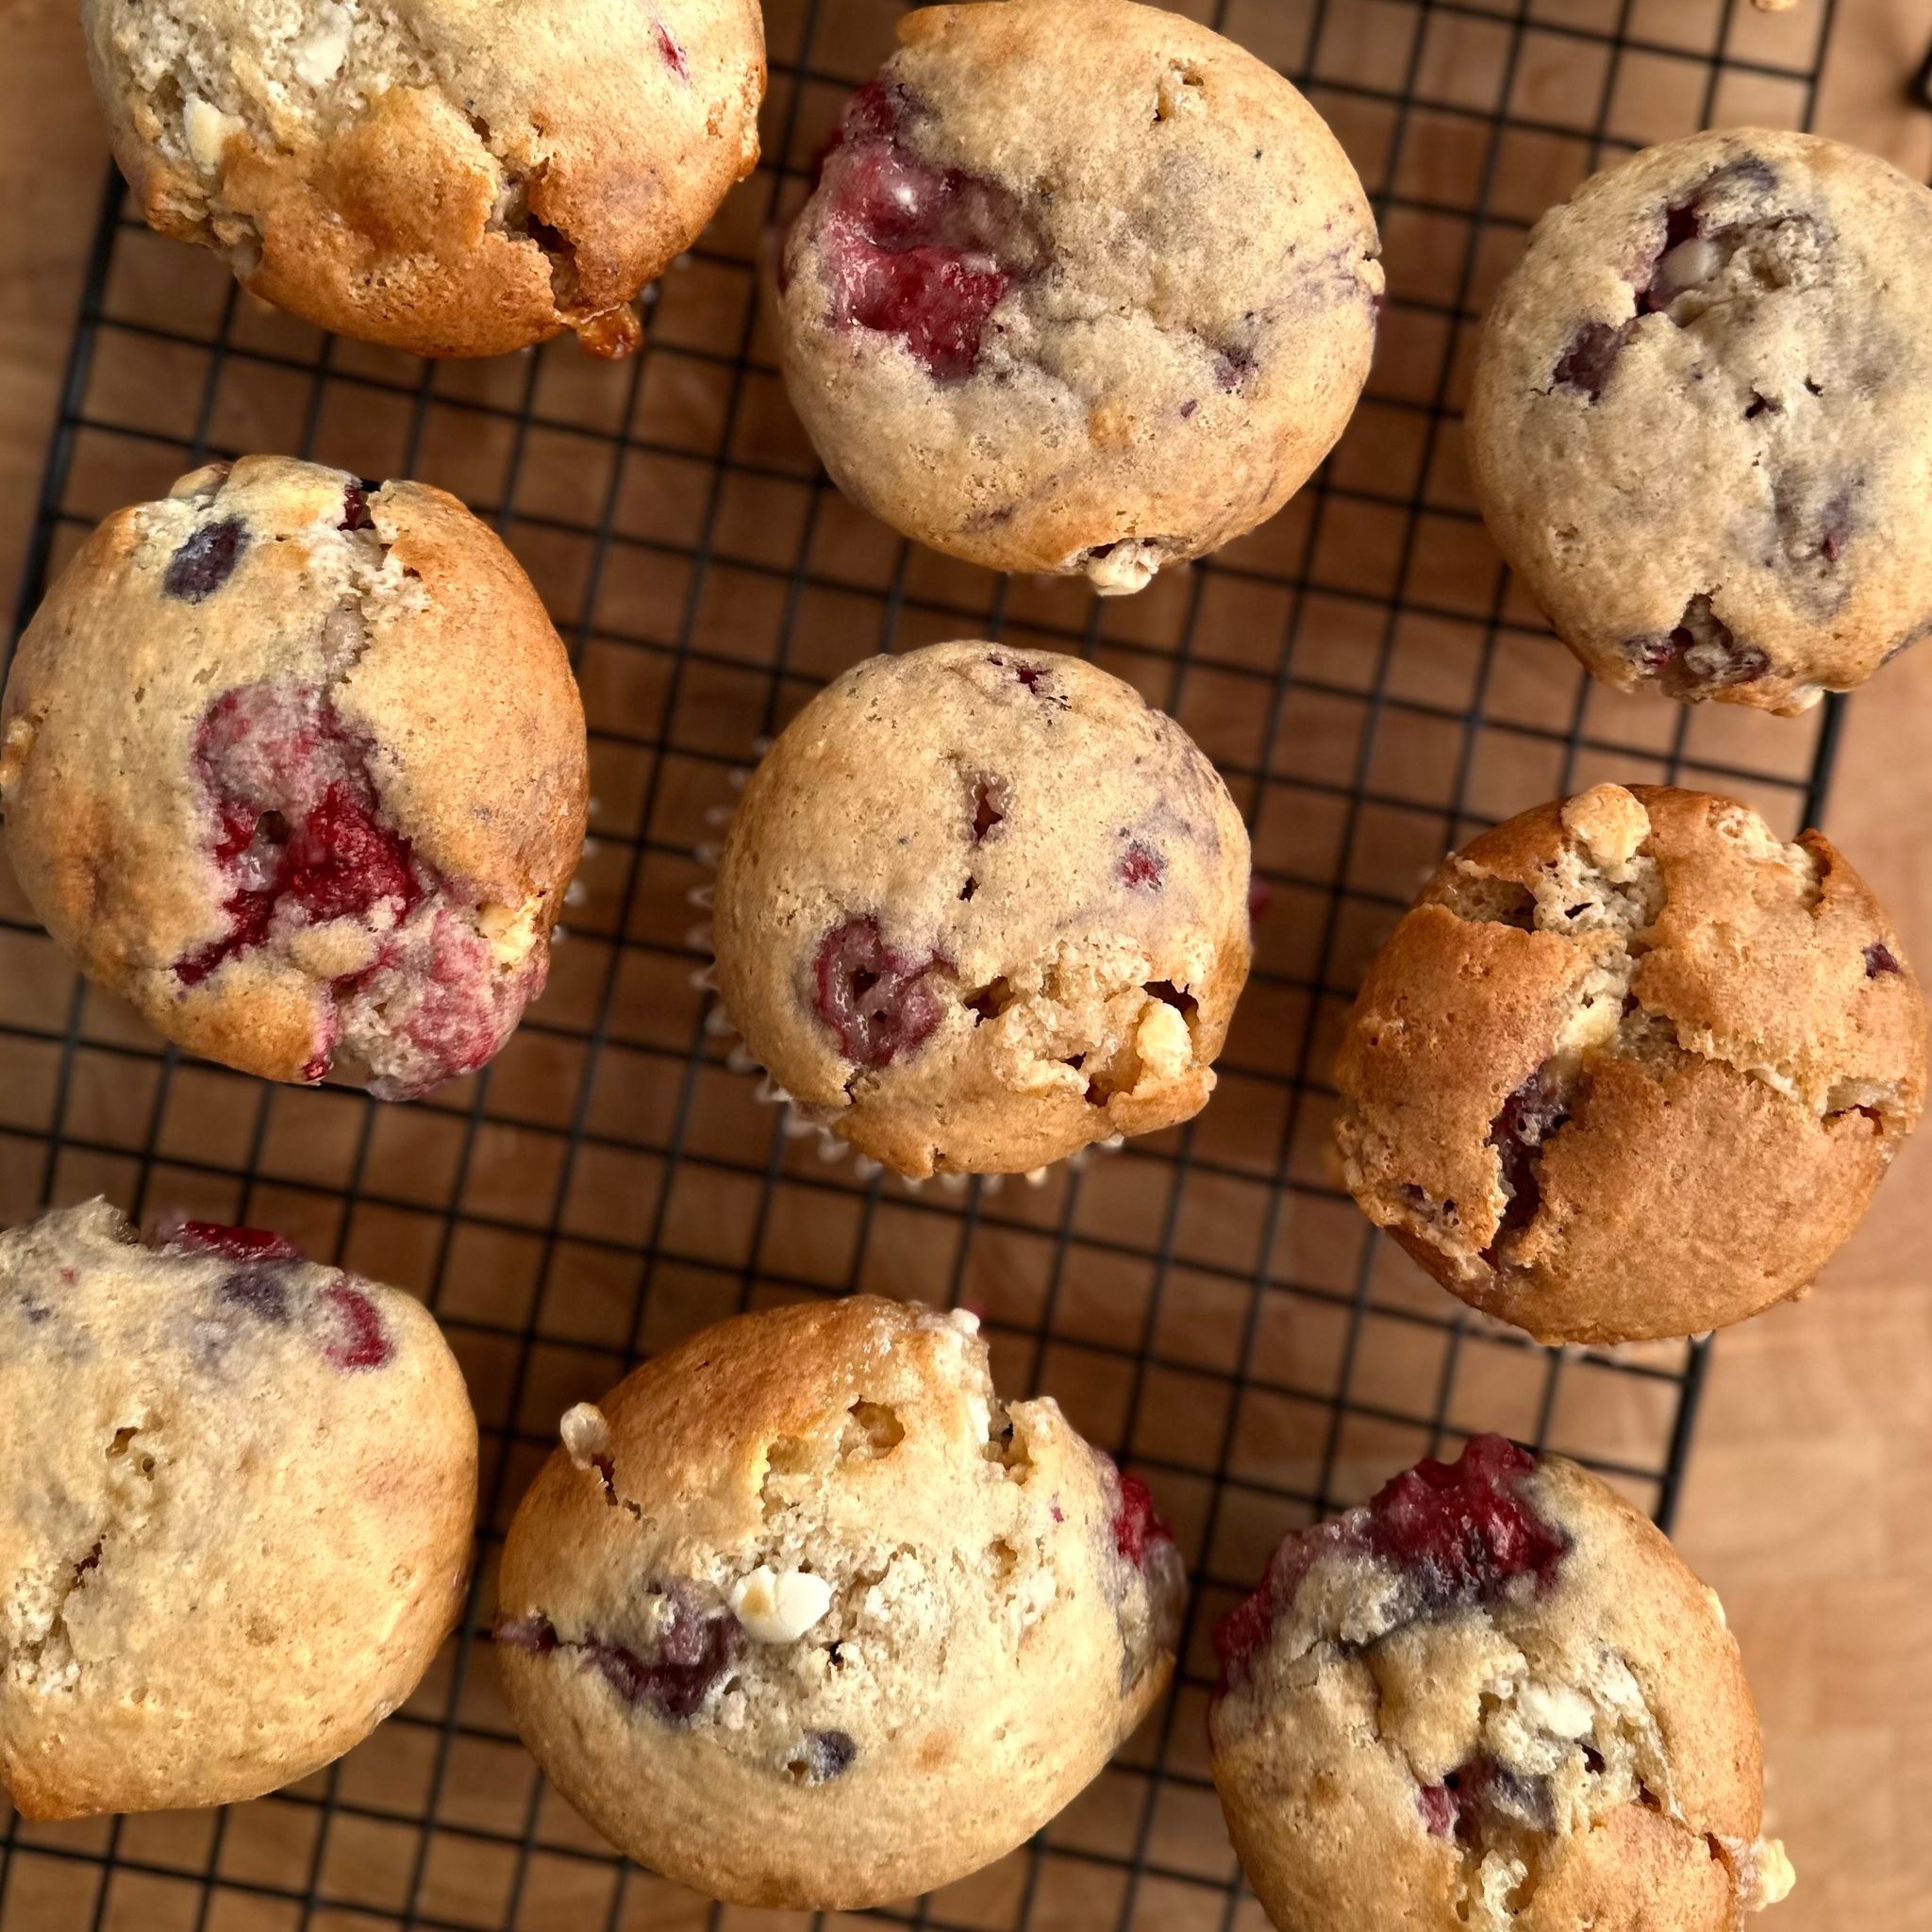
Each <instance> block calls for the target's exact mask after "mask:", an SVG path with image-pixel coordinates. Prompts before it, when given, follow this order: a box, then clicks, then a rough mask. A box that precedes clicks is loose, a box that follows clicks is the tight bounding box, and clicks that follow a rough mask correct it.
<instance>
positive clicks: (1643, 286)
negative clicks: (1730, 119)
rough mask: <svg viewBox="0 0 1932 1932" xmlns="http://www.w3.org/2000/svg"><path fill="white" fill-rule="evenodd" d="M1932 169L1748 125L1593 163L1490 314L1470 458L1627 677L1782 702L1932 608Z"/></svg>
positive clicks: (1909, 637) (1517, 562)
mask: <svg viewBox="0 0 1932 1932" xmlns="http://www.w3.org/2000/svg"><path fill="white" fill-rule="evenodd" d="M1928 394H1932V191H1928V190H1927V189H1925V188H1923V187H1921V186H1920V185H1919V184H1918V183H1917V182H1915V181H1912V180H1909V179H1907V176H1905V175H1902V174H1900V173H1899V172H1898V170H1897V169H1896V168H1893V167H1891V166H1890V164H1889V163H1887V162H1885V161H1881V160H1879V159H1878V158H1876V157H1875V156H1872V155H1866V154H1860V153H1859V152H1858V151H1857V149H1856V148H1849V147H1843V146H1841V145H1840V144H1839V143H1838V142H1831V141H1823V140H1820V139H1818V138H1817V137H1816V136H1814V135H1808V134H1780V133H1773V132H1771V131H1769V130H1767V129H1763V128H1744V129H1741V130H1739V131H1737V132H1734V133H1727V134H1717V133H1711V134H1694V135H1691V136H1689V137H1688V138H1687V139H1685V140H1683V141H1674V142H1667V143H1665V145H1663V146H1662V147H1655V148H1650V149H1647V150H1646V151H1645V152H1643V153H1642V154H1639V155H1635V156H1633V157H1632V158H1630V159H1628V160H1626V161H1624V162H1622V163H1620V164H1619V165H1618V166H1616V167H1614V168H1610V169H1608V170H1607V171H1606V172H1605V173H1603V174H1601V175H1595V176H1593V177H1592V178H1591V180H1589V181H1587V182H1585V183H1584V185H1583V186H1582V187H1581V188H1580V189H1578V190H1577V192H1576V193H1575V194H1574V196H1573V197H1572V198H1571V199H1570V200H1569V201H1568V202H1566V203H1565V204H1564V205H1563V206H1562V207H1561V208H1556V209H1554V210H1552V211H1551V212H1550V213H1549V214H1546V215H1545V216H1544V217H1543V218H1542V220H1541V222H1540V223H1538V224H1537V226H1536V229H1535V231H1534V233H1533V234H1532V235H1531V236H1530V239H1529V246H1528V249H1527V250H1526V252H1525V253H1524V258H1523V260H1522V262H1521V263H1520V264H1519V265H1518V267H1517V268H1516V270H1515V272H1514V274H1513V275H1510V277H1509V279H1508V280H1507V282H1506V283H1505V284H1504V286H1503V289H1502V291H1501V292H1500V293H1499V294H1498V295H1497V297H1496V301H1495V304H1494V306H1493V308H1491V311H1490V315H1489V319H1488V321H1487V322H1486V323H1485V324H1484V327H1483V335H1482V342H1481V347H1480V351H1479V353H1478V355H1477V358H1476V368H1475V379H1474V388H1473V391H1472V393H1471V397H1470V408H1469V425H1468V447H1469V457H1470V466H1471V470H1472V473H1473V475H1474V482H1475V487H1476V494H1477V497H1478V499H1479V500H1480V502H1481V505H1482V508H1483V513H1484V515H1485V516H1486V517H1487V518H1488V520H1489V525H1490V528H1491V532H1492V533H1493V534H1494V536H1495V539H1496V541H1497V543H1498V545H1499V546H1500V547H1501V549H1502V551H1503V554H1504V556H1505V557H1507V558H1508V560H1509V562H1510V565H1511V566H1512V567H1513V568H1514V569H1515V571H1516V572H1517V574H1518V575H1520V576H1521V577H1522V579H1523V582H1524V588H1525V589H1526V590H1527V591H1529V594H1530V595H1531V596H1532V597H1534V598H1535V599H1536V601H1537V603H1538V604H1539V605H1541V607H1542V608H1543V609H1544V610H1545V611H1546V612H1547V613H1548V615H1549V618H1550V622H1551V623H1552V624H1553V625H1555V626H1556V628H1557V634H1558V635H1559V636H1560V637H1561V638H1562V639H1563V640H1564V641H1565V642H1567V643H1568V644H1569V645H1570V647H1571V648H1572V649H1573V650H1574V652H1575V653H1576V655H1577V656H1578V657H1579V658H1582V659H1583V661H1584V663H1585V664H1586V665H1587V666H1588V667H1589V669H1590V670H1591V673H1592V674H1593V675H1595V676H1597V677H1600V678H1602V679H1603V680H1604V681H1605V682H1606V683H1608V684H1612V685H1614V686H1616V687H1617V688H1618V689H1619V690H1622V691H1662V692H1664V693H1665V694H1666V695H1668V696H1671V697H1674V698H1680V699H1685V700H1687V701H1688V700H1696V699H1703V698H1714V699H1717V700H1719V701H1720V702H1723V703H1726V704H1738V705H1755V706H1757V707H1759V708H1762V709H1765V710H1770V711H1779V712H1785V713H1790V712H1796V711H1802V710H1804V709H1805V708H1807V706H1810V705H1813V704H1815V703H1817V701H1818V698H1819V696H1820V694H1821V693H1822V692H1824V691H1847V690H1849V689H1851V687H1853V686H1854V685H1858V684H1862V683H1863V682H1864V681H1865V679H1866V678H1868V677H1869V676H1871V675H1872V674H1873V673H1874V671H1876V670H1877V669H1878V667H1879V666H1880V665H1881V664H1883V663H1884V662H1885V661H1886V660H1887V659H1888V658H1890V657H1892V656H1893V655H1895V654H1896V653H1897V652H1899V651H1901V650H1903V649H1904V648H1905V646H1906V645H1907V644H1908V643H1911V642H1912V641H1914V640H1916V639H1918V638H1921V637H1924V636H1925V635H1926V634H1927V632H1932V410H1928V409H1927V408H1926V399H1927V396H1928Z"/></svg>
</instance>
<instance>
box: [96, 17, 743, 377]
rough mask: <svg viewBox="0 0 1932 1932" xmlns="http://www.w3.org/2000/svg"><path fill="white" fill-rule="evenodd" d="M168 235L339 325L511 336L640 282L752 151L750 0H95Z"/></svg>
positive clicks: (142, 176) (123, 155) (446, 337)
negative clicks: (387, 0) (391, 0)
mask: <svg viewBox="0 0 1932 1932" xmlns="http://www.w3.org/2000/svg"><path fill="white" fill-rule="evenodd" d="M80 11H81V22H82V25H83V26H84V27H85V29H86V33H87V42H88V55H89V59H90V63H91V65H92V70H93V77H94V86H95V89H96V91H97V92H99V94H100V97H101V100H102V103H103V105H104V106H105V107H106V108H107V110H108V127H109V131H110V133H111V135H112V137H113V142H114V153H115V155H116V157H117V158H119V160H120V163H121V168H122V172H123V173H124V174H125V175H126V176H127V179H128V182H129V184H130V185H131V186H132V188H133V190H134V197H135V202H136V205H137V206H138V207H139V208H140V209H141V211H142V214H143V215H145V216H146V218H147V220H148V222H149V224H150V225H152V226H154V227H155V228H157V229H158V230H159V231H160V232H161V233H162V234H164V235H172V236H175V237H176V238H178V239H179V240H181V241H184V242H199V243H201V244H202V245H203V246H205V247H209V248H214V249H217V250H219V251H220V253H221V254H222V255H223V256H224V257H225V259H226V260H227V261H228V263H229V265H230V266H231V267H232V268H233V270H234V272H235V274H236V275H238V276H239V277H240V278H241V280H242V284H243V286H244V287H246V288H247V289H249V290H250V291H252V292H253V293H255V294H258V295H259V296H261V297H262V298H263V299H264V300H266V301H269V302H273V303H275V304H276V305H277V306H278V307H280V308H286V309H289V310H290V311H291V312H292V313H293V314H296V315H300V316H302V317H304V318H306V319H307V320H308V321H309V322H313V323H318V324H320V325H322V326H323V327H324V328H329V329H335V330H338V331H340V332H341V334H343V335H350V336H358V337H360V338H361V339H362V340H364V341H374V342H383V343H387V344H388V345H389V346H390V347H391V348H396V349H407V350H409V351H411V352H413V353H414V354H417V355H421V356H500V355H506V354H508V353H509V352H510V351H512V350H516V349H524V348H527V347H529V345H530V344H531V343H532V342H537V341H542V340H543V339H544V338H545V337H546V336H553V335H556V334H557V333H558V331H559V330H561V329H566V328H571V329H575V330H576V331H577V334H578V336H579V337H580V339H581V340H582V341H584V343H585V345H586V346H587V347H589V348H592V349H594V350H596V351H597V352H598V353H600V354H606V355H621V354H624V353H625V352H626V351H628V350H629V349H630V348H632V347H634V346H635V345H636V343H637V341H638V340H639V335H640V330H639V326H638V320H637V314H636V311H635V310H634V309H633V308H631V307H630V302H631V298H632V297H633V296H634V295H635V294H636V293H637V292H638V291H639V290H640V289H641V287H642V286H643V285H644V284H645V283H646V282H649V281H653V280H655V279H656V278H657V277H658V275H661V274H662V273H663V272H664V270H665V269H666V268H667V267H668V266H669V265H670V263H671V261H672V260H673V259H674V258H675V257H676V256H677V255H678V254H679V253H680V252H681V251H682V250H684V249H686V248H689V247H690V246H691V243H692V242H694V241H696V240H697V237H698V235H699V232H700V231H701V230H702V229H703V228H704V226H705V224H706V223H707V222H708V221H709V220H710V218H711V216H712V214H713V213H714V212H715V211H716V209H717V207H718V204H719V203H720V202H721V201H722V200H723V199H724V194H725V192H726V191H727V190H728V189H729V188H730V187H731V185H732V183H733V182H734V181H737V180H738V179H740V178H741V176H742V175H748V174H749V173H750V172H751V170H752V167H753V165H754V164H755V163H756V161H757V160H758V104H759V102H760V100H761V99H762V98H763V96H764V90H765V46H764V26H763V22H762V20H761V18H760V15H759V12H758V4H757V0H517V4H516V5H514V6H504V5H495V4H486V0H400V4H394V5H390V4H385V5H381V6H377V5H374V4H371V0H304V4H302V5H292V4H290V0H83V5H82V7H81V9H80Z"/></svg>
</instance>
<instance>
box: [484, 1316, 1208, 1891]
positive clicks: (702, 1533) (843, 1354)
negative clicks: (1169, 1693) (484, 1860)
mask: <svg viewBox="0 0 1932 1932" xmlns="http://www.w3.org/2000/svg"><path fill="white" fill-rule="evenodd" d="M977 1328H978V1324H977V1323H976V1322H975V1321H974V1318H973V1317H972V1316H971V1315H969V1314H966V1313H963V1312H955V1313H950V1314H947V1313H940V1312H936V1311H934V1310H931V1309H926V1308H922V1307H910V1306H906V1305H902V1304H900V1303H897V1302H887V1301H880V1300H877V1299H875V1298H874V1297H870V1296H857V1297H852V1298H849V1299H846V1300H842V1301H837V1302H828V1303H812V1304H802V1305H797V1306H793V1307H784V1308H779V1309H774V1310H772V1311H770V1312H767V1313H764V1314H757V1315H743V1316H740V1317H738V1318H737V1319H736V1320H733V1321H729V1322H725V1323H723V1324H720V1325H718V1326H717V1327H714V1328H708V1329H706V1330H704V1331H703V1332H702V1333H700V1334H698V1335H694V1336H692V1337H691V1339H690V1340H688V1341H685V1342H683V1343H681V1344H680V1345H679V1346H677V1347H676V1348H674V1349H672V1350H671V1351H670V1352H669V1353H668V1354H666V1355H664V1356H661V1357H658V1359H657V1360H655V1361H653V1362H650V1363H648V1364H647V1365H646V1366H645V1367H643V1368H641V1369H640V1370H638V1371H637V1372H636V1373H635V1374H632V1375H630V1376H629V1377H627V1378H626V1379H625V1381H624V1382H622V1383H620V1384H619V1385H618V1387H617V1388H616V1389H615V1390H613V1391H611V1392H610V1393H609V1394H608V1396H606V1397H605V1398H604V1399H603V1401H602V1402H600V1403H598V1404H596V1405H594V1406H592V1405H591V1404H580V1405H579V1406H578V1407H575V1408H573V1409H572V1410H571V1411H570V1412H569V1413H568V1414H567V1415H566V1416H565V1417H564V1418H563V1425H562V1435H563V1447H562V1448H561V1449H560V1450H558V1451H557V1452H555V1453H553V1455H552V1456H551V1458H550V1460H549V1461H548V1462H547V1463H546V1464H545V1465H544V1467H543V1469H542V1471H541V1474H539V1475H538V1477H537V1480H536V1482H535V1483H534V1484H533V1485H532V1486H531V1488H530V1491H529V1492H528V1494H527V1495H525V1498H524V1501H523V1504H522V1505H521V1507H519V1508H518V1510H517V1514H516V1519H515V1521H514V1522H513V1523H512V1524H511V1525H510V1531H509V1539H508V1542H507V1544H506V1545H505V1548H504V1553H503V1567H502V1574H501V1579H500V1583H499V1589H498V1601H499V1616H498V1622H497V1625H496V1650H497V1656H498V1658H499V1660H500V1662H501V1665H502V1669H503V1681H504V1688H505V1691H506V1692H507V1693H508V1699H509V1707H510V1711H511V1714H512V1716H513V1717H514V1719H515V1721H516V1724H517V1728H518V1730H519V1731H520V1732H521V1733H522V1734H523V1737H524V1740H525V1742H526V1743H527V1744H528V1745H529V1747H530V1749H531V1750H532V1751H533V1752H534V1753H535V1754H536V1757H537V1758H538V1761H539V1762H540V1763H541V1765H542V1767H543V1769H544V1772H545V1773H546V1774H547V1775H548V1776H549V1777H550V1778H551V1780H552V1781H553V1782H554V1783H555V1784H556V1785H557V1787H558V1790H561V1791H562V1792H563V1794H564V1796H566V1797H567V1798H569V1799H570V1801H571V1802H572V1803H573V1804H574V1805H575V1806H576V1807H577V1808H578V1809H579V1810H580V1811H582V1812H583V1814H584V1815H585V1816H586V1817H587V1818H588V1819H590V1821H591V1824H594V1825H596V1826H597V1828H598V1829H599V1830H601V1831H602V1832H604V1833H605V1834H606V1836H607V1837H608V1838H609V1839H610V1840H612V1842H614V1843H615V1844H617V1845H618V1846H619V1847H620V1848H621V1849H622V1850H624V1851H625V1852H626V1853H628V1854H629V1855H630V1856H631V1857H635V1858H637V1859H639V1860H640V1861H641V1863H643V1864H645V1865H648V1866H649V1867H650V1868H651V1869H652V1870H653V1871H656V1872H660V1873H662V1874H664V1875H665V1876H667V1877H669V1878H672V1879H675V1880H676V1881H677V1882H679V1883H680V1884H684V1885H690V1886H692V1887H694V1888H695V1889H697V1890H700V1891H703V1892H705V1893H707V1894H708V1895H709V1896H711V1897H714V1898H720V1899H724V1900H726V1901H729V1902H731V1903H735V1904H741V1905H753V1906H785V1907H797V1908H802V1909H821V1910H830V1909H856V1908H858V1907H865V1906H872V1905H877V1904H881V1903H884V1902H886V1901H890V1900H895V1899H902V1898H907V1897H909V1896H911V1895H913V1894H914V1893H917V1892H923V1891H928V1890H933V1889H935V1888H936V1887H939V1886H941V1885H946V1884H949V1883H951V1882H952V1881H953V1880H955V1879H958V1878H961V1877H963V1876H965V1875H966V1874H968V1873H971V1872H974V1871H976V1870H978V1869H979V1868H980V1867H981V1866H983V1865H986V1864H989V1863H991V1861H992V1860H993V1859H995V1858H997V1857H1001V1856H1003V1855H1004V1854H1005V1853H1007V1852H1008V1851H1010V1850H1012V1848H1013V1847H1014V1846H1015V1845H1017V1844H1019V1843H1020V1842H1021V1841H1022V1840H1024V1839H1025V1838H1027V1837H1028V1836H1029V1835H1030V1834H1032V1833H1033V1832H1034V1831H1036V1830H1037V1829H1038V1828H1039V1827H1040V1826H1041V1825H1042V1824H1045V1823H1046V1821H1047V1820H1048V1819H1049V1818H1051V1817H1053V1816H1054V1814H1055V1813H1056V1812H1058V1810H1059V1809H1060V1808H1061V1807H1062V1806H1064V1805H1065V1804H1067V1803H1068V1801H1069V1800H1071V1799H1072V1798H1073V1797H1074V1794H1075V1793H1076V1792H1077V1791H1079V1790H1080V1789H1081V1788H1082V1787H1083V1786H1085V1785H1086V1784H1087V1783H1088V1782H1089V1780H1090V1779H1091V1778H1092V1777H1093V1776H1094V1775H1095V1774H1097V1773H1098V1772H1099V1771H1100V1769H1101V1767H1102V1766H1103V1765H1104V1764H1105V1763H1106V1762H1107V1760H1108V1757H1110V1756H1111V1755H1112V1753H1113V1751H1114V1748H1115V1746H1116V1745H1118V1744H1119V1743H1120V1742H1121V1741H1122V1740H1124V1738H1125V1737H1126V1736H1127V1734H1128V1733H1129V1732H1130V1731H1131V1730H1132V1729H1133V1728H1134V1726H1135V1725H1136V1724H1139V1723H1140V1721H1141V1718H1142V1717H1143V1716H1145V1715H1146V1713H1147V1711H1148V1710H1149V1708H1150V1707H1152V1706H1153V1704H1154V1702H1155V1700H1156V1699H1157V1698H1158V1696H1159V1695H1160V1692H1161V1691H1162V1689H1163V1687H1164V1686H1165V1684H1166V1682H1167V1679H1168V1676H1169V1674H1170V1673H1171V1671H1172V1670H1173V1667H1174V1643H1175V1641H1176V1637H1177V1634H1178V1632H1179V1628H1180V1619H1181V1607H1182V1597H1183V1592H1184V1576H1183V1568H1182V1564H1181V1561H1180V1557H1179V1554H1178V1552H1177V1551H1176V1550H1175V1548H1174V1541H1173V1540H1172V1538H1171V1537H1170V1536H1169V1535H1168V1532H1167V1531H1166V1529H1165V1528H1164V1527H1163V1526H1162V1525H1161V1524H1160V1523H1159V1521H1158V1519H1157V1518H1156V1516H1155V1515H1154V1511H1153V1507H1152V1503H1151V1500H1150V1498H1149V1496H1148V1493H1147V1491H1146V1490H1145V1489H1144V1488H1143V1487H1142V1486H1141V1484H1140V1483H1139V1482H1137V1481H1136V1480H1135V1479H1134V1478H1133V1477H1131V1476H1123V1475H1121V1474H1119V1473H1118V1472H1117V1471H1116V1470H1115V1468H1114V1465H1113V1464H1112V1462H1110V1461H1109V1460H1108V1457H1105V1456H1103V1455H1101V1454H1099V1453H1098V1452H1097V1451H1095V1450H1093V1449H1091V1448H1090V1447H1089V1446H1088V1445H1087V1443H1086V1442H1084V1441H1082V1440H1081V1439H1080V1438H1079V1437H1078V1436H1077V1435H1075V1434H1074V1431H1073V1429H1072V1428H1070V1427H1069V1426H1068V1424H1067V1422H1066V1419H1065V1418H1064V1417H1063V1416H1062V1415H1061V1414H1060V1411H1059V1407H1058V1404H1057V1403H1054V1402H1052V1401H1048V1400H1042V1401H1036V1402H1016V1403H1012V1404H1010V1405H1008V1404H1006V1403H1003V1402H1002V1401H1001V1400H1000V1399H999V1397H998V1395H997V1394H996V1393H995V1392H994V1390H993V1385H992V1379H991V1374H990V1373H989V1369H988V1364H987V1349H986V1344H985V1343H984V1341H981V1340H980V1338H979V1335H978V1333H977Z"/></svg>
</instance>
